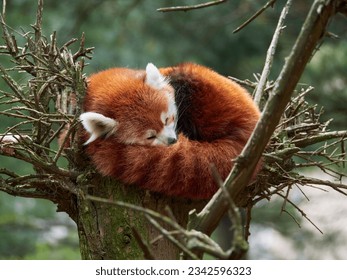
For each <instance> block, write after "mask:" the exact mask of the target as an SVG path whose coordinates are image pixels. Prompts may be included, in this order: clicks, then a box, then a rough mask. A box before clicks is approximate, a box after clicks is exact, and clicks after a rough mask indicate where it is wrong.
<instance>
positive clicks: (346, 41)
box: [0, 0, 347, 259]
mask: <svg viewBox="0 0 347 280" xmlns="http://www.w3.org/2000/svg"><path fill="white" fill-rule="evenodd" d="M7 2H8V3H7V14H6V21H7V23H8V24H9V25H10V26H11V27H13V28H14V29H15V30H19V31H21V30H23V31H21V32H26V31H31V29H30V24H33V23H34V21H35V14H36V0H10V1H7ZM202 2H204V1H202V0H200V1H193V0H191V1H188V0H187V1H184V0H182V1H173V0H171V1H169V0H167V1H165V0H163V1H157V0H147V1H140V0H118V1H117V0H74V1H71V0H59V1H55V0H46V1H44V22H43V26H44V31H45V35H46V36H49V35H50V34H51V33H52V32H53V31H57V34H58V41H59V42H60V43H65V42H66V41H68V40H69V39H71V38H73V37H81V34H82V32H84V33H85V35H86V45H87V47H95V52H94V57H93V59H92V60H91V61H89V63H90V65H89V66H88V67H87V68H86V71H87V74H89V73H92V72H95V71H98V70H101V69H105V68H109V67H115V66H122V67H133V68H144V67H145V65H146V64H147V63H148V62H153V63H154V64H156V65H157V66H158V67H165V66H169V65H174V64H177V63H180V62H184V61H193V62H196V63H201V64H204V65H206V66H209V67H211V68H213V69H215V70H217V71H218V72H220V73H222V74H224V75H231V76H234V77H237V78H239V79H251V80H252V79H254V78H253V74H254V73H260V72H261V70H262V67H263V63H264V58H265V55H266V50H267V47H268V46H269V44H270V41H271V38H272V34H273V31H274V29H275V27H276V24H277V19H278V17H279V14H280V12H281V8H282V7H283V4H284V1H277V3H276V5H275V7H274V8H270V9H269V10H267V11H266V12H265V13H264V14H262V15H261V16H260V17H258V18H257V19H256V20H255V21H254V22H253V23H251V24H250V25H249V26H247V27H246V28H245V29H243V30H242V31H241V32H239V33H237V34H233V33H232V31H233V30H234V29H235V28H236V27H237V26H239V25H240V24H241V23H243V22H244V21H245V20H246V19H247V18H248V17H249V16H250V15H251V14H253V13H254V12H255V11H257V10H258V9H259V8H260V7H261V6H262V5H264V4H265V3H266V2H267V1H265V0H264V1H254V0H242V1H241V0H233V1H227V2H226V3H224V4H222V5H218V6H214V7H210V8H207V9H201V10H195V11H190V12H175V13H159V12H157V11H156V9H157V8H161V7H165V6H172V5H187V4H198V3H202ZM312 2H313V1H294V4H293V6H292V8H291V11H290V13H289V16H288V20H287V24H286V29H285V30H284V32H283V35H282V37H281V39H280V43H279V45H278V51H277V54H276V56H275V61H274V66H273V69H272V73H271V77H272V78H276V77H277V75H278V73H279V70H280V68H281V66H282V64H283V62H284V59H285V56H287V55H288V52H289V50H290V48H291V46H292V45H293V42H294V40H295V38H296V36H297V35H298V33H299V29H300V26H301V24H302V22H303V20H304V18H305V16H306V15H307V13H308V10H309V7H310V5H311V3H312ZM329 31H331V32H333V33H334V34H337V35H338V36H339V37H340V38H339V39H333V38H327V39H325V40H324V43H323V44H322V45H321V46H320V47H319V50H318V51H317V53H316V54H315V56H314V58H313V59H312V61H311V63H310V64H309V66H308V68H307V71H306V72H305V75H304V77H303V78H302V80H301V82H302V83H304V84H309V85H312V86H314V87H315V91H314V92H313V93H311V94H310V97H309V98H310V99H311V101H312V102H315V103H318V104H319V105H320V106H324V108H325V111H326V114H325V115H324V119H326V120H328V119H330V118H334V122H333V124H332V129H344V130H345V129H346V128H347V114H346V104H347V24H346V19H345V18H343V16H342V15H338V16H336V18H335V19H334V20H333V21H332V22H331V25H330V28H329ZM1 40H2V38H1ZM0 44H1V45H3V44H4V43H3V41H1V42H0ZM0 63H4V62H0ZM18 79H20V77H19V78H18ZM2 86H3V83H2V81H0V88H1V87H2ZM13 121H14V120H11V119H8V118H4V117H2V119H1V122H0V132H1V131H4V130H5V129H6V127H8V126H10V124H12V123H13ZM11 166H12V168H16V170H19V171H20V172H22V173H23V174H26V173H28V172H30V167H28V166H24V165H23V166H21V165H20V164H18V162H16V161H13V160H10V159H8V158H6V157H1V156H0V168H2V167H8V168H9V169H11ZM301 200H302V197H300V196H298V197H297V198H296V201H297V202H298V203H299V202H300V201H301ZM312 203H313V205H318V204H316V202H315V201H313V202H311V205H312ZM280 207H281V206H280V202H279V201H276V200H275V201H274V202H272V203H267V202H266V203H262V204H261V205H260V206H258V207H256V209H255V210H254V211H253V213H254V215H253V218H254V220H253V221H254V222H253V226H252V236H251V238H252V239H251V250H250V254H249V258H329V256H330V255H328V254H327V255H325V256H324V255H323V256H322V255H321V254H320V253H317V251H315V252H313V253H312V251H310V250H308V249H307V250H303V248H304V247H303V246H304V245H305V244H306V245H307V244H308V242H311V243H310V244H311V245H310V246H311V247H313V248H314V247H316V246H315V245H314V244H316V243H312V242H317V244H324V246H326V247H324V246H323V247H322V248H330V247H331V246H333V244H335V243H336V241H337V240H338V241H339V242H340V239H338V238H337V237H334V234H335V232H331V231H330V229H329V228H327V229H326V231H328V233H327V234H326V235H325V236H320V234H318V236H320V237H318V238H312V236H313V235H314V236H316V232H315V231H313V232H312V229H311V228H310V226H308V228H307V227H305V222H303V221H302V220H301V217H300V216H299V215H297V217H296V218H297V219H298V221H299V222H300V223H301V222H303V224H304V226H303V227H302V229H300V228H299V227H298V226H297V225H296V223H295V222H294V221H293V220H292V219H291V218H290V217H289V216H287V215H284V214H282V215H280V214H279V212H280ZM316 209H318V210H319V208H316ZM316 211H317V210H315V209H313V210H312V212H313V213H315V212H316ZM344 214H346V212H344ZM345 216H347V215H345ZM344 222H345V223H346V222H347V221H346V220H345V221H344ZM261 233H263V235H262V234H261ZM266 233H268V234H266ZM216 235H218V236H222V235H223V234H221V233H218V234H216ZM264 236H265V238H264ZM276 236H280V239H281V240H282V241H283V240H284V242H283V244H285V243H286V240H287V243H286V244H288V242H289V241H290V243H293V244H292V245H291V247H290V248H288V250H289V251H290V250H291V251H293V252H294V253H293V255H291V254H289V253H285V254H282V255H281V254H280V253H277V252H273V251H271V249H269V247H267V246H266V244H267V242H268V241H267V240H266V239H271V238H272V237H276ZM254 238H258V239H254ZM275 239H276V238H272V240H275ZM294 239H295V240H297V242H294ZM316 239H317V240H316ZM322 242H324V243H322ZM339 242H337V243H338V244H339ZM270 243H273V242H270ZM281 244H282V243H279V245H276V246H283V244H282V245H281ZM338 244H337V245H338ZM271 245H273V244H271ZM257 246H258V247H257ZM305 248H306V247H305ZM329 250H330V249H329ZM331 250H334V249H331ZM325 251H326V250H325ZM346 251H347V250H346ZM295 252H297V254H296V255H295ZM78 258H80V255H79V249H78V236H77V231H76V228H75V226H74V224H73V222H72V221H71V220H70V219H69V218H68V217H67V215H65V214H64V213H56V207H55V205H53V204H52V203H50V202H48V201H43V200H35V199H24V198H18V197H11V196H9V195H7V194H5V193H0V259H78ZM331 258H347V252H345V254H344V253H341V254H340V253H338V254H336V255H333V256H331Z"/></svg>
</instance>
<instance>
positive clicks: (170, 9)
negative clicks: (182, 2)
mask: <svg viewBox="0 0 347 280" xmlns="http://www.w3.org/2000/svg"><path fill="white" fill-rule="evenodd" d="M226 1H227V0H216V1H211V2H206V3H203V4H198V5H191V6H176V7H166V8H160V9H157V12H163V13H165V12H177V11H183V12H187V11H190V10H196V9H203V8H207V7H211V6H215V5H219V4H222V3H224V2H226Z"/></svg>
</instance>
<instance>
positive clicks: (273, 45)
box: [254, 1, 292, 106]
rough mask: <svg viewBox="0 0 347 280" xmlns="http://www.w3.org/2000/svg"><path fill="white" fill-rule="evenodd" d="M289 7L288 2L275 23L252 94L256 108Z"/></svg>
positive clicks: (289, 2) (290, 2)
mask: <svg viewBox="0 0 347 280" xmlns="http://www.w3.org/2000/svg"><path fill="white" fill-rule="evenodd" d="M291 5H292V1H288V2H287V4H286V6H285V7H284V8H283V10H282V12H281V15H280V18H279V20H278V23H277V27H276V30H275V33H274V35H273V37H272V40H271V44H270V47H269V49H268V50H267V53H266V58H265V65H264V68H263V71H262V73H261V77H260V80H259V82H258V85H257V88H256V91H255V94H254V102H255V103H256V104H257V105H258V106H260V101H261V97H262V94H263V91H264V89H265V86H266V81H267V79H268V77H269V75H270V69H271V66H272V61H273V58H274V55H275V52H276V47H277V44H278V39H279V37H280V34H281V31H282V29H283V28H284V20H285V18H286V16H287V14H288V11H289V8H290V6H291Z"/></svg>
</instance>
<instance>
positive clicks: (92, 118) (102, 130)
mask: <svg viewBox="0 0 347 280" xmlns="http://www.w3.org/2000/svg"><path fill="white" fill-rule="evenodd" d="M80 120H81V121H82V125H83V126H84V128H85V130H87V131H88V132H89V133H90V134H91V135H90V138H89V139H88V141H87V142H85V143H84V145H87V144H89V143H91V142H93V141H94V140H95V139H97V138H98V137H100V136H103V135H106V136H108V135H110V134H112V133H113V132H115V131H116V129H117V126H118V122H117V121H116V120H114V119H111V118H108V117H105V116H104V115H102V114H99V113H94V112H86V113H83V114H81V115H80Z"/></svg>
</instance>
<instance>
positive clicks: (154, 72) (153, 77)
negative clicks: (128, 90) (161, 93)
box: [146, 63, 168, 89]
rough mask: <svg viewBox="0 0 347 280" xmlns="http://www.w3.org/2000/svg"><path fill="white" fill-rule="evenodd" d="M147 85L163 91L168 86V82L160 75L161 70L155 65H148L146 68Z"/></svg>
mask: <svg viewBox="0 0 347 280" xmlns="http://www.w3.org/2000/svg"><path fill="white" fill-rule="evenodd" d="M146 84H147V85H149V86H151V87H152V88H154V89H162V88H164V87H165V86H167V85H168V81H167V80H166V79H165V77H164V76H163V75H162V74H160V72H159V69H158V68H157V67H156V66H155V65H154V64H153V63H148V64H147V67H146Z"/></svg>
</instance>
